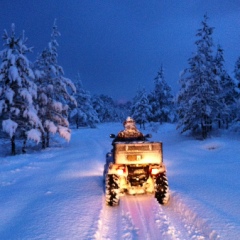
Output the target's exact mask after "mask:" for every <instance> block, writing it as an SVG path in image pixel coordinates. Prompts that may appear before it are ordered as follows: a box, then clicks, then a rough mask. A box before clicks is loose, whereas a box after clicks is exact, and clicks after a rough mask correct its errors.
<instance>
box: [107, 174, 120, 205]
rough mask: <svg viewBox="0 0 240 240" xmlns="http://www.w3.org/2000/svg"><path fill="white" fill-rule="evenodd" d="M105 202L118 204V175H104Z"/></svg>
mask: <svg viewBox="0 0 240 240" xmlns="http://www.w3.org/2000/svg"><path fill="white" fill-rule="evenodd" d="M105 194H106V204H107V205H109V206H116V205H118V204H119V185H118V176H117V175H115V174H108V175H106V192H105Z"/></svg>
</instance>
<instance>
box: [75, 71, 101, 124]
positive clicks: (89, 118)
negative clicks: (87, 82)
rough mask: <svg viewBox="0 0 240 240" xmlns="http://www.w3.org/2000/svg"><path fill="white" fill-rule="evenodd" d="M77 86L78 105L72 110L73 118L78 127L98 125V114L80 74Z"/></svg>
mask: <svg viewBox="0 0 240 240" xmlns="http://www.w3.org/2000/svg"><path fill="white" fill-rule="evenodd" d="M75 86H76V89H77V91H76V96H75V98H76V101H77V104H78V105H77V107H76V108H75V109H74V110H73V111H72V113H71V118H72V119H74V120H75V122H76V126H77V128H79V126H80V125H83V126H89V127H91V128H94V127H96V123H99V119H98V115H97V112H96V111H95V109H94V108H93V105H92V100H91V95H90V93H89V92H88V91H86V90H84V89H83V85H82V81H81V79H80V75H79V74H78V76H77V79H76V82H75Z"/></svg>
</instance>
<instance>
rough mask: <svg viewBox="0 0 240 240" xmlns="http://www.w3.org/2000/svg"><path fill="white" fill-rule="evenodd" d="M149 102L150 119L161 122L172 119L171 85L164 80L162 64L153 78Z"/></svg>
mask: <svg viewBox="0 0 240 240" xmlns="http://www.w3.org/2000/svg"><path fill="white" fill-rule="evenodd" d="M149 102H150V104H151V106H152V121H154V122H160V123H161V124H162V123H163V122H173V121H174V119H175V112H174V102H173V95H172V94H171V87H170V86H169V85H168V84H167V83H166V81H165V77H164V71H163V67H162V66H161V68H160V71H159V72H158V74H157V76H156V78H155V79H154V91H153V92H152V93H150V94H149Z"/></svg>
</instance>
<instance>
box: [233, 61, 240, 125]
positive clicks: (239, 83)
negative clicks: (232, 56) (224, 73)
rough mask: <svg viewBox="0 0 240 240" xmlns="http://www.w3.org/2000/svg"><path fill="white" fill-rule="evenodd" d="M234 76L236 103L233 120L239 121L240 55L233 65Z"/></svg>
mask: <svg viewBox="0 0 240 240" xmlns="http://www.w3.org/2000/svg"><path fill="white" fill-rule="evenodd" d="M234 77H235V86H236V87H235V92H236V97H235V99H236V105H235V110H234V111H235V113H236V118H235V120H234V121H240V57H239V58H238V59H237V61H236V63H235V66H234Z"/></svg>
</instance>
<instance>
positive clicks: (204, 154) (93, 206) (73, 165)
mask: <svg viewBox="0 0 240 240" xmlns="http://www.w3.org/2000/svg"><path fill="white" fill-rule="evenodd" d="M121 128H122V125H121V124H117V123H114V124H101V125H98V127H97V128H96V129H79V130H73V133H72V139H71V141H70V143H63V144H62V145H59V144H55V145H54V147H52V148H51V149H47V150H44V151H38V152H37V151H36V152H33V153H31V154H25V155H17V156H14V157H12V156H5V154H6V150H9V149H6V143H4V142H1V150H2V151H1V153H0V239H1V240H5V239H6V240H15V239H31V240H32V239H44V240H47V239H54V240H55V239H143V240H146V239H149V240H154V239H179V240H183V239H239V236H240V208H239V200H240V188H239V186H240V178H239V171H240V157H239V156H240V148H239V144H240V136H239V134H238V135H237V134H235V133H231V134H230V135H229V136H227V135H226V132H222V133H221V134H218V136H215V137H211V138H209V139H208V140H206V141H199V140H193V139H192V138H189V137H186V136H181V135H179V134H178V133H177V131H176V130H175V126H174V125H171V124H164V125H162V126H160V127H157V128H154V131H155V132H151V128H150V127H148V130H146V131H145V133H147V132H151V133H152V135H153V140H158V141H162V142H163V144H164V149H163V150H164V161H165V163H166V165H167V170H168V172H167V176H168V179H169V185H170V190H171V200H170V203H169V205H167V206H160V205H159V204H158V203H157V201H156V200H155V199H154V198H153V196H151V195H142V196H140V195H139V196H124V197H122V198H121V202H120V206H118V207H113V208H112V207H108V206H106V205H105V203H104V193H103V183H102V171H103V165H104V161H105V154H106V152H107V151H108V150H110V146H111V139H109V137H108V136H109V133H116V132H118V131H119V130H120V129H121ZM156 131H157V132H156Z"/></svg>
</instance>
